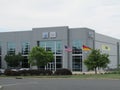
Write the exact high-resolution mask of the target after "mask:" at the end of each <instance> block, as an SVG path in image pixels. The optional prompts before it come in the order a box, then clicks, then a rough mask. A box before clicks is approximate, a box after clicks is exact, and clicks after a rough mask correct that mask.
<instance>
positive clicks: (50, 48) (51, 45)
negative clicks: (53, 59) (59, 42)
mask: <svg viewBox="0 0 120 90" xmlns="http://www.w3.org/2000/svg"><path fill="white" fill-rule="evenodd" d="M46 51H52V52H53V53H55V43H54V41H47V42H46Z"/></svg>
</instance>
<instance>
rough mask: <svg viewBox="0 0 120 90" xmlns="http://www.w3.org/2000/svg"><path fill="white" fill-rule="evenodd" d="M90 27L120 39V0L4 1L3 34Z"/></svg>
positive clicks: (0, 15) (1, 14) (0, 13)
mask: <svg viewBox="0 0 120 90" xmlns="http://www.w3.org/2000/svg"><path fill="white" fill-rule="evenodd" d="M52 26H69V27H70V28H76V27H87V28H91V29H94V30H95V31H96V32H97V33H101V34H105V35H109V36H112V37H115V38H119V39H120V31H119V30H120V0H0V32H8V31H23V30H31V29H32V28H35V27H52Z"/></svg>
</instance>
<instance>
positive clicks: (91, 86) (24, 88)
mask: <svg viewBox="0 0 120 90" xmlns="http://www.w3.org/2000/svg"><path fill="white" fill-rule="evenodd" d="M0 85H2V86H3V89H1V90H120V80H81V79H37V78H33V79H31V78H24V79H15V78H0Z"/></svg>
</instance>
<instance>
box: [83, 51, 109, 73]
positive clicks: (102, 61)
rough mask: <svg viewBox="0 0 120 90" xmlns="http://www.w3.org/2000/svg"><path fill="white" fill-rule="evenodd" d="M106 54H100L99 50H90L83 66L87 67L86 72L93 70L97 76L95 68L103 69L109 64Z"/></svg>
mask: <svg viewBox="0 0 120 90" xmlns="http://www.w3.org/2000/svg"><path fill="white" fill-rule="evenodd" d="M108 57H109V55H108V54H103V53H101V51H100V50H94V49H93V50H92V51H91V53H90V54H89V55H88V57H87V58H86V60H84V64H85V65H86V66H87V68H88V70H95V73H96V74H97V68H98V69H99V68H105V67H107V65H108V64H109V63H110V60H109V58H108Z"/></svg>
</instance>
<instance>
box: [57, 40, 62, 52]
mask: <svg viewBox="0 0 120 90" xmlns="http://www.w3.org/2000/svg"><path fill="white" fill-rule="evenodd" d="M56 54H62V42H61V41H56Z"/></svg>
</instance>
